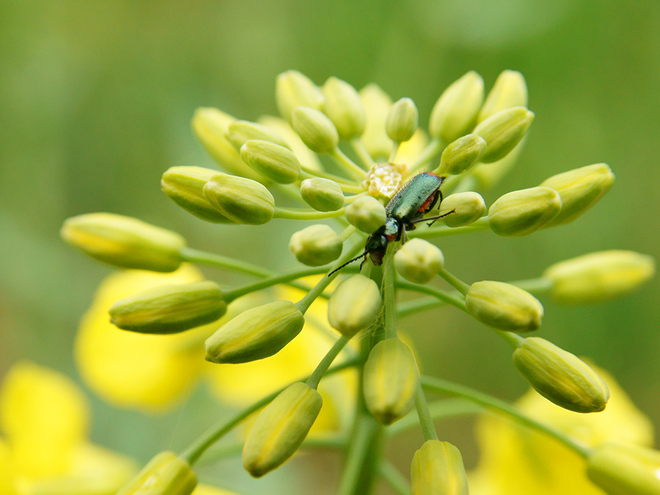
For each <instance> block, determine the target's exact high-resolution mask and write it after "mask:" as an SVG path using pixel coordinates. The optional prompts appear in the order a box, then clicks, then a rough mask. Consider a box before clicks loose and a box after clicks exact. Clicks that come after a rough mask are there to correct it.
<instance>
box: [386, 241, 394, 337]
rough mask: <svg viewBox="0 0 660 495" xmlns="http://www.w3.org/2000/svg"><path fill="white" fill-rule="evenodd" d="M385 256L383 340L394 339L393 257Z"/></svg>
mask: <svg viewBox="0 0 660 495" xmlns="http://www.w3.org/2000/svg"><path fill="white" fill-rule="evenodd" d="M388 251H389V252H388V253H387V254H385V260H384V263H383V309H384V310H385V335H384V338H385V339H389V338H393V337H396V289H395V287H394V255H393V254H392V250H391V249H390V250H388Z"/></svg>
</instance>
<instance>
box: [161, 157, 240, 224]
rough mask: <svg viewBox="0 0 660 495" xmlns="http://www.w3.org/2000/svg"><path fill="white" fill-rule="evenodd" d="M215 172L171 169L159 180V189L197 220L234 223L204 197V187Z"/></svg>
mask: <svg viewBox="0 0 660 495" xmlns="http://www.w3.org/2000/svg"><path fill="white" fill-rule="evenodd" d="M216 175H218V171H217V170H212V169H210V168H202V167H171V168H169V169H167V170H166V171H165V173H164V174H163V177H162V178H161V180H160V188H161V189H162V190H163V192H164V193H165V194H167V196H168V197H169V198H170V199H171V200H172V201H174V202H175V203H176V204H178V205H179V206H180V207H181V208H183V209H184V210H186V211H188V212H189V213H192V214H193V215H195V216H196V217H197V218H201V219H202V220H207V221H209V222H215V223H234V222H233V221H231V220H230V219H229V218H227V217H226V216H224V215H223V214H222V213H220V212H219V211H218V210H216V209H215V208H213V206H212V205H211V203H209V200H208V199H206V196H204V186H205V185H206V183H207V182H208V181H209V180H211V177H214V176H216Z"/></svg>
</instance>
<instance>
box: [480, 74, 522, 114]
mask: <svg viewBox="0 0 660 495" xmlns="http://www.w3.org/2000/svg"><path fill="white" fill-rule="evenodd" d="M526 106H527V83H526V82H525V77H524V76H523V75H522V74H521V73H520V72H518V71H516V70H505V71H502V72H501V73H500V75H499V76H497V80H496V81H495V84H494V85H493V89H491V90H490V92H489V93H488V96H486V101H484V104H483V106H482V107H481V110H479V116H478V117H477V122H481V121H482V120H485V119H487V118H488V117H490V116H491V115H493V114H496V113H497V112H500V111H502V110H506V109H507V108H513V107H526Z"/></svg>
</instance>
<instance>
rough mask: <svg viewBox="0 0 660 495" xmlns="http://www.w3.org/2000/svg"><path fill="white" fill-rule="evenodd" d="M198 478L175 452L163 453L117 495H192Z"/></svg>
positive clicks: (151, 461)
mask: <svg viewBox="0 0 660 495" xmlns="http://www.w3.org/2000/svg"><path fill="white" fill-rule="evenodd" d="M196 485H197V477H196V476H195V473H193V471H192V469H191V467H190V465H189V464H188V463H187V462H186V461H184V460H183V459H181V458H180V457H178V456H177V455H176V454H174V453H173V452H161V453H160V454H158V455H157V456H156V457H154V458H153V459H151V460H150V461H149V463H148V464H147V465H146V466H145V467H144V469H142V471H140V472H139V473H138V474H137V475H136V476H135V478H133V479H132V480H131V481H130V482H129V483H128V484H127V485H126V486H124V488H122V489H121V490H119V491H118V492H117V495H190V494H191V493H192V492H193V490H194V489H195V486H196Z"/></svg>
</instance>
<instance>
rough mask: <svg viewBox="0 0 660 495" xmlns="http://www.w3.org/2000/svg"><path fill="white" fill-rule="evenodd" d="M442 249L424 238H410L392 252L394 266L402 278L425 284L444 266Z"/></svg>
mask: <svg viewBox="0 0 660 495" xmlns="http://www.w3.org/2000/svg"><path fill="white" fill-rule="evenodd" d="M444 264H445V257H444V256H443V254H442V251H440V249H438V247H437V246H434V245H433V244H431V243H430V242H428V241H425V240H424V239H417V238H415V239H410V240H409V241H408V242H406V243H405V244H404V245H403V246H401V248H400V249H399V250H398V251H397V252H396V253H395V254H394V267H395V268H396V271H397V272H399V275H401V276H402V277H403V278H405V279H406V280H408V281H410V282H414V283H416V284H427V283H428V282H430V281H431V279H432V278H433V277H435V276H436V275H437V274H438V271H439V270H440V269H441V268H442V267H443V266H444Z"/></svg>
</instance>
